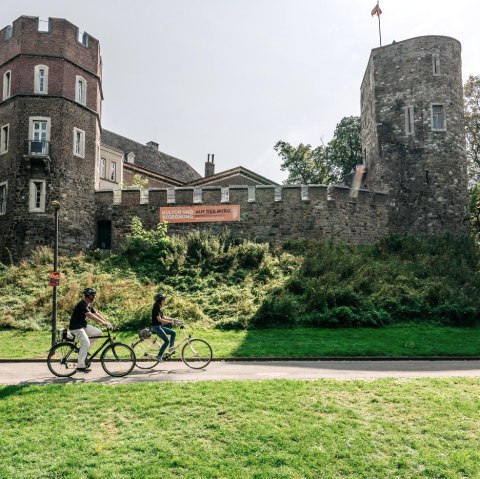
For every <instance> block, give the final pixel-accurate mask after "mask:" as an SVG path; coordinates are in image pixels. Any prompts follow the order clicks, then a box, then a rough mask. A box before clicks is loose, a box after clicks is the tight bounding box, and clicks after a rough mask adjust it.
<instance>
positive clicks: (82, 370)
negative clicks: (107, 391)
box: [77, 368, 91, 373]
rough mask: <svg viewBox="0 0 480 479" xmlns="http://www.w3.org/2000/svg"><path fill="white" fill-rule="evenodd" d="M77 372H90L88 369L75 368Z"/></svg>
mask: <svg viewBox="0 0 480 479" xmlns="http://www.w3.org/2000/svg"><path fill="white" fill-rule="evenodd" d="M77 371H80V372H81V373H89V372H90V371H91V369H90V368H77Z"/></svg>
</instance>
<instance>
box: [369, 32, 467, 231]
mask: <svg viewBox="0 0 480 479" xmlns="http://www.w3.org/2000/svg"><path fill="white" fill-rule="evenodd" d="M434 56H436V58H437V65H436V66H437V71H434ZM361 93H362V129H363V148H364V151H365V154H366V158H367V169H368V173H367V179H366V182H367V183H366V184H367V185H368V188H371V189H374V190H380V191H388V193H389V197H390V207H391V214H390V222H389V230H390V231H391V232H392V233H409V234H425V235H444V234H451V235H454V236H457V235H464V234H466V233H467V231H468V224H467V222H466V217H467V214H466V208H467V172H466V164H467V162H466V156H465V133H464V120H463V86H462V77H461V45H460V43H459V42H458V41H457V40H455V39H453V38H449V37H441V36H426V37H419V38H413V39H409V40H406V41H402V42H398V43H395V44H392V45H388V46H385V47H381V48H376V49H374V50H372V54H371V57H370V61H369V64H368V67H367V71H366V73H365V76H364V80H363V83H362V90H361ZM432 105H441V106H442V107H443V110H444V114H445V119H446V127H445V128H444V129H434V128H433V124H432ZM407 107H410V108H412V109H413V122H412V128H413V131H410V132H407V127H406V123H407V120H408V119H407V117H406V116H407Z"/></svg>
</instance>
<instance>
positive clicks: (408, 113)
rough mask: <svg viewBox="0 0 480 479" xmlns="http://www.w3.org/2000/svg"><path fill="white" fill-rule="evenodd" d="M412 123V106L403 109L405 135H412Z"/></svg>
mask: <svg viewBox="0 0 480 479" xmlns="http://www.w3.org/2000/svg"><path fill="white" fill-rule="evenodd" d="M413 125H414V123H413V106H406V107H405V134H406V135H413V133H414V126H413Z"/></svg>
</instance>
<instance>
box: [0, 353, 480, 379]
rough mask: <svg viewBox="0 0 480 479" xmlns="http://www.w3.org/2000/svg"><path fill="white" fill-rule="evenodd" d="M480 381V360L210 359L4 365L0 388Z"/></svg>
mask: <svg viewBox="0 0 480 479" xmlns="http://www.w3.org/2000/svg"><path fill="white" fill-rule="evenodd" d="M444 377H469V378H480V360H478V359H475V360H332V361H323V360H322V361H258V362H257V361H212V363H210V365H209V366H208V367H207V368H206V369H204V370H192V369H189V368H188V367H187V366H185V365H184V364H183V363H182V362H180V361H172V362H169V363H167V364H164V365H161V367H160V365H159V366H157V367H156V368H155V369H152V370H141V369H138V368H135V369H134V370H133V371H132V372H131V373H130V374H129V375H128V376H126V377H123V378H113V377H110V376H108V375H107V374H106V373H105V372H104V371H103V369H102V367H101V365H100V364H99V363H94V364H93V365H92V371H91V372H89V373H80V372H78V373H76V374H75V375H74V376H72V377H71V378H57V377H55V376H53V375H52V374H51V373H50V371H49V370H48V368H47V364H46V363H45V362H2V363H0V384H4V385H7V384H8V385H28V384H61V383H104V384H128V383H135V382H161V381H222V380H265V379H336V380H352V379H377V378H444Z"/></svg>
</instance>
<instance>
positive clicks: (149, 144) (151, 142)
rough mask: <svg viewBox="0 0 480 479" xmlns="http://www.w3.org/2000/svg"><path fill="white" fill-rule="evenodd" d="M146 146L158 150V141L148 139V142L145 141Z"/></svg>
mask: <svg viewBox="0 0 480 479" xmlns="http://www.w3.org/2000/svg"><path fill="white" fill-rule="evenodd" d="M147 146H148V147H149V148H152V149H154V150H157V151H158V143H156V142H154V141H149V142H148V143H147Z"/></svg>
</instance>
